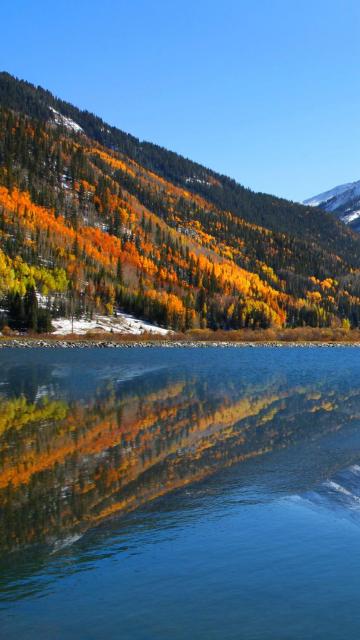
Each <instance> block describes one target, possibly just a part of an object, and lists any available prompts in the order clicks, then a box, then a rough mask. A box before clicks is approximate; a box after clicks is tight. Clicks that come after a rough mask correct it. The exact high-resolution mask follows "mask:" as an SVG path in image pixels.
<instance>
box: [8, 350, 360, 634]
mask: <svg viewBox="0 0 360 640" xmlns="http://www.w3.org/2000/svg"><path fill="white" fill-rule="evenodd" d="M0 510H1V514H0V515H1V517H0V637H1V639H2V638H4V640H5V639H6V640H13V639H15V638H16V639H17V640H18V639H21V640H35V638H36V640H42V639H44V640H50V639H51V640H53V639H55V640H57V639H59V640H68V639H75V638H76V639H77V640H82V639H83V640H97V639H102V638H121V639H122V640H125V639H131V640H153V639H154V640H155V639H156V640H157V639H166V640H167V639H171V640H185V639H186V640H187V639H191V640H199V639H202V640H220V639H221V640H228V639H229V640H230V639H234V640H235V639H246V640H253V639H254V640H255V639H261V640H306V639H309V640H310V639H311V640H314V639H315V640H316V639H319V640H320V639H324V640H325V639H326V640H332V639H336V640H344V639H345V638H346V640H351V639H356V640H358V638H359V636H360V607H359V602H360V350H359V349H358V348H352V347H339V348H316V347H314V348H291V347H281V348H270V347H260V348H250V347H249V348H248V347H243V348H205V349H190V348H189V349H188V348H181V349H172V348H169V349H161V348H153V349H143V348H131V349H90V348H89V349H18V350H17V349H13V350H11V349H2V350H0Z"/></svg>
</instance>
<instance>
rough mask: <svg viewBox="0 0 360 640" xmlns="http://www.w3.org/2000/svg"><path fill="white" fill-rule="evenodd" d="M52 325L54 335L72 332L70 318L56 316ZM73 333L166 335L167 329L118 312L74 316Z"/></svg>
mask: <svg viewBox="0 0 360 640" xmlns="http://www.w3.org/2000/svg"><path fill="white" fill-rule="evenodd" d="M52 325H53V327H54V328H55V331H54V334H55V335H59V336H60V335H62V336H65V335H67V334H69V333H72V321H71V318H56V319H55V320H53V321H52ZM73 330H74V333H76V334H78V335H84V334H86V333H88V332H91V331H95V332H96V331H99V332H100V331H103V332H108V333H110V332H113V333H128V334H132V335H141V334H142V333H156V334H158V335H163V336H165V335H167V334H168V333H170V332H169V330H168V329H163V328H162V327H157V326H156V325H153V324H150V322H145V321H144V320H138V318H134V317H133V316H131V315H129V314H127V313H118V314H117V315H116V316H112V317H110V316H94V318H93V319H92V320H90V319H88V318H80V319H79V320H77V319H75V318H74V322H73Z"/></svg>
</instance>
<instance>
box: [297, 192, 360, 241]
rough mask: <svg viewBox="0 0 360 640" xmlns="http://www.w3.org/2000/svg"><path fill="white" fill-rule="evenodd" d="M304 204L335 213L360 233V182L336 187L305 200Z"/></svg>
mask: <svg viewBox="0 0 360 640" xmlns="http://www.w3.org/2000/svg"><path fill="white" fill-rule="evenodd" d="M303 204H304V205H306V206H310V207H320V208H321V209H323V210H324V211H328V212H331V213H334V214H335V215H336V216H337V218H339V219H340V220H341V221H342V222H344V224H347V225H349V226H350V227H352V228H353V229H354V230H356V231H360V180H357V181H355V182H349V183H347V184H342V185H339V186H337V187H334V188H333V189H330V190H329V191H325V192H324V193H320V194H319V195H317V196H313V197H312V198H308V199H306V200H304V202H303Z"/></svg>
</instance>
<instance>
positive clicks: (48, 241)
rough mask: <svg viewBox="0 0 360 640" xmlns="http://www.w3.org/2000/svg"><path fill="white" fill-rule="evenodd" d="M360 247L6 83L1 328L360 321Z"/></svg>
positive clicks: (310, 213)
mask: <svg viewBox="0 0 360 640" xmlns="http://www.w3.org/2000/svg"><path fill="white" fill-rule="evenodd" d="M359 269H360V237H359V236H358V235H356V234H354V233H353V232H352V231H351V230H349V229H347V228H346V227H345V225H343V224H341V223H340V222H338V221H337V220H336V219H334V218H333V217H332V216H331V215H329V214H327V213H324V212H322V211H320V210H318V209H313V208H311V207H304V206H301V205H298V204H294V203H291V202H288V201H285V200H282V199H278V198H276V197H273V196H268V195H264V194H255V193H253V192H251V191H250V190H248V189H245V188H243V187H241V186H240V185H238V184H237V183H235V182H234V181H232V180H230V179H229V178H226V177H224V176H220V175H218V174H216V173H215V172H213V171H210V170H208V169H206V168H204V167H201V166H200V165H198V164H195V163H193V162H191V161H189V160H186V159H184V158H182V157H180V156H178V155H176V154H174V153H171V152H169V151H166V150H165V149H162V148H160V147H157V146H156V145H152V144H150V143H143V142H141V143H140V142H139V141H138V140H137V139H136V138H134V137H132V136H129V135H128V134H125V133H123V132H121V131H119V130H118V129H116V128H114V127H110V126H109V125H107V124H106V123H104V122H103V121H102V120H101V119H99V118H97V117H96V116H94V115H92V114H90V113H88V112H81V111H79V110H78V109H76V108H75V107H73V106H71V105H69V104H67V103H65V102H62V101H60V100H57V99H56V98H54V97H53V96H52V95H51V94H50V93H49V92H47V91H44V90H43V89H40V88H35V87H33V86H32V85H30V84H28V83H25V82H22V81H18V80H16V79H14V78H12V77H11V76H9V75H8V74H5V73H3V74H0V296H1V299H2V302H1V305H0V306H1V307H2V309H3V313H2V323H3V324H9V325H10V326H11V327H13V328H17V329H26V328H28V329H32V330H43V331H47V330H49V329H50V326H51V318H52V317H56V316H72V317H73V316H84V315H85V316H92V315H93V314H94V313H103V314H104V313H105V314H108V315H112V314H113V313H114V312H115V311H116V310H117V309H121V310H124V311H127V312H132V313H134V314H135V315H136V316H139V317H143V318H146V319H148V320H150V321H152V322H155V323H157V324H159V325H161V326H166V327H170V328H173V329H176V330H181V331H183V330H186V329H190V328H196V327H200V328H206V327H208V328H211V329H217V328H225V329H226V328H241V327H267V326H271V325H274V326H287V325H288V326H298V325H303V324H309V325H311V326H328V325H331V324H341V323H345V324H346V323H347V322H350V323H351V325H352V326H357V325H358V322H359V317H360V277H359V274H360V271H359Z"/></svg>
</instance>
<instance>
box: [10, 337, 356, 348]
mask: <svg viewBox="0 0 360 640" xmlns="http://www.w3.org/2000/svg"><path fill="white" fill-rule="evenodd" d="M211 347H212V348H214V347H216V348H221V349H229V348H239V349H241V348H245V347H253V348H255V347H260V348H261V347H262V348H264V347H267V348H269V347H280V348H281V347H298V348H304V347H319V348H324V347H326V348H328V347H360V342H320V341H319V342H316V341H313V342H311V341H304V342H291V341H289V342H287V341H283V342H282V341H259V342H245V341H244V342H234V341H233V342H231V341H229V342H224V341H216V340H213V341H207V340H206V341H205V340H199V341H198V340H190V341H187V340H174V341H171V340H156V341H129V342H127V341H124V342H115V341H111V340H93V339H91V340H90V339H89V340H82V341H80V340H79V341H77V340H76V341H75V340H74V341H71V340H61V339H59V340H46V339H40V338H39V339H37V338H9V339H2V340H1V339H0V349H9V348H10V349H14V348H16V349H24V348H25V349H26V348H28V349H29V348H30V349H31V348H36V349H39V348H47V349H134V348H140V349H154V348H165V349H174V348H181V349H203V348H211Z"/></svg>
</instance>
